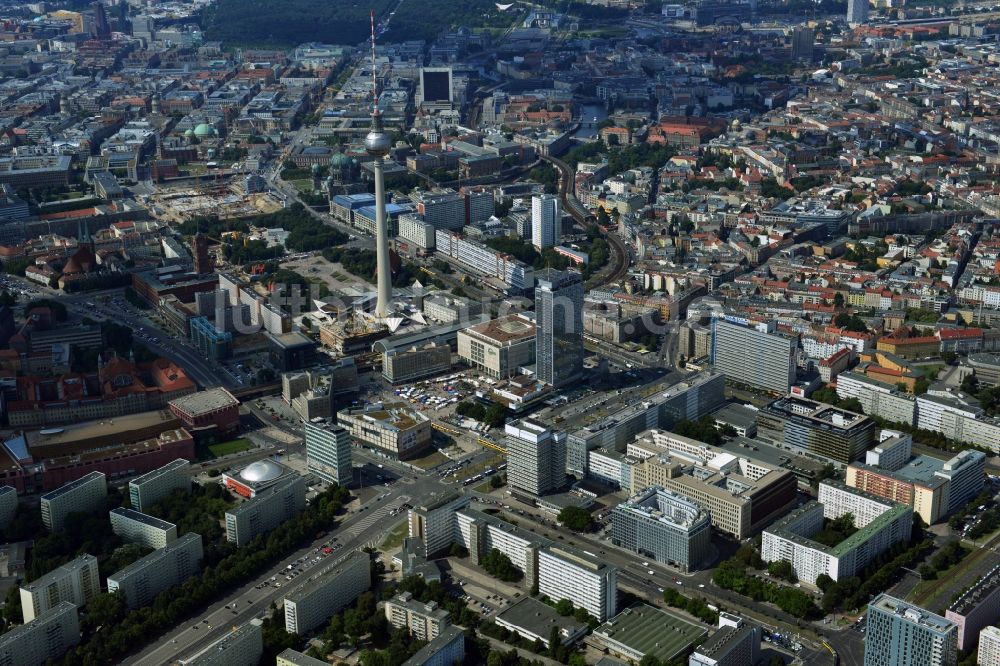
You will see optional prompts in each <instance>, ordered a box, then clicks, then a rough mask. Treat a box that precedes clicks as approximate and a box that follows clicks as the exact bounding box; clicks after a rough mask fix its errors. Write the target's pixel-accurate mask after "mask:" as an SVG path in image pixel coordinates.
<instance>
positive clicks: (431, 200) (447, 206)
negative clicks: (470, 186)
mask: <svg viewBox="0 0 1000 666" xmlns="http://www.w3.org/2000/svg"><path fill="white" fill-rule="evenodd" d="M414 202H415V203H416V204H417V212H418V213H419V214H421V215H423V216H424V222H426V223H427V224H429V225H431V226H433V227H434V228H435V229H461V228H462V227H463V226H465V198H464V197H462V196H461V195H459V194H458V193H457V192H455V191H454V190H443V191H436V192H420V193H419V195H417V196H416V197H415V199H414Z"/></svg>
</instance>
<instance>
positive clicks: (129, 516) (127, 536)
mask: <svg viewBox="0 0 1000 666" xmlns="http://www.w3.org/2000/svg"><path fill="white" fill-rule="evenodd" d="M111 529H112V531H114V533H115V534H117V535H118V536H120V537H121V538H122V539H124V540H125V541H128V542H129V543H138V544H141V545H143V546H145V547H146V548H152V549H153V550H156V549H157V548H163V547H165V546H166V545H167V544H169V543H171V542H172V541H174V540H175V539H176V538H177V526H176V525H174V524H173V523H168V522H167V521H165V520H160V519H159V518H155V517H153V516H147V515H146V514H144V513H141V512H139V511H136V510H135V509H126V508H124V507H118V508H117V509H115V510H113V511H111Z"/></svg>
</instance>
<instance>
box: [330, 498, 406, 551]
mask: <svg viewBox="0 0 1000 666" xmlns="http://www.w3.org/2000/svg"><path fill="white" fill-rule="evenodd" d="M410 499H411V498H410V496H409V495H400V496H399V497H397V498H396V499H394V500H391V501H389V502H386V503H385V504H384V505H383V506H380V507H379V508H378V509H375V510H373V511H369V513H368V515H366V516H365V517H364V518H362V519H361V520H359V521H357V522H356V523H354V524H352V525H351V526H350V527H348V528H345V529H344V530H342V531H341V532H340V538H341V539H342V540H344V539H353V538H355V537H358V536H360V535H361V534H363V533H364V532H365V531H366V530H367V529H368V528H369V527H371V526H372V525H374V524H375V523H377V522H379V521H381V520H383V519H384V518H386V516H388V515H389V513H390V512H391V511H392V510H393V509H396V508H399V507H400V506H402V505H403V504H405V503H407V502H409V501H410Z"/></svg>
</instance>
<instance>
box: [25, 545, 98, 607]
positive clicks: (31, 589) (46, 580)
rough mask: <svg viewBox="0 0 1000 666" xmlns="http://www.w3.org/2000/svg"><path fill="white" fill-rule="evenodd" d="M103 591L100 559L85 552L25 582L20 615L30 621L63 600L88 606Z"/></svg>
mask: <svg viewBox="0 0 1000 666" xmlns="http://www.w3.org/2000/svg"><path fill="white" fill-rule="evenodd" d="M100 592H101V581H100V579H99V578H98V574H97V558H96V557H94V556H93V555H87V554H86V553H85V554H83V555H81V556H80V557H78V558H76V559H75V560H73V561H71V562H67V563H66V564H64V565H62V566H61V567H59V568H58V569H53V570H52V571H50V572H48V573H47V574H45V575H44V576H42V577H41V578H37V579H35V580H33V581H31V582H30V583H26V584H25V585H22V586H21V614H22V615H23V616H24V621H25V622H31V621H32V620H34V619H35V618H36V617H38V616H40V615H41V614H42V613H44V612H45V611H47V610H50V609H52V608H55V607H56V606H57V605H58V604H59V602H60V601H69V602H71V603H73V604H74V605H76V606H86V605H87V602H88V601H90V600H91V599H93V598H94V596H96V595H98V594H100Z"/></svg>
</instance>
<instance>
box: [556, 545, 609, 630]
mask: <svg viewBox="0 0 1000 666" xmlns="http://www.w3.org/2000/svg"><path fill="white" fill-rule="evenodd" d="M538 591H539V593H540V594H544V595H546V596H548V597H549V598H551V599H569V600H570V601H572V602H573V606H574V607H576V608H583V609H586V611H587V612H588V613H590V614H591V615H593V616H594V617H595V618H597V619H598V620H600V621H602V622H603V621H604V620H606V619H608V618H610V617H613V616H614V615H615V613H616V612H617V609H618V570H617V569H616V568H614V567H612V566H610V565H608V564H606V563H605V562H602V561H601V560H600V559H598V558H596V557H591V556H589V555H586V554H584V553H582V552H580V551H574V550H569V549H565V548H556V547H549V548H542V549H540V550H539V551H538Z"/></svg>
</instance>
